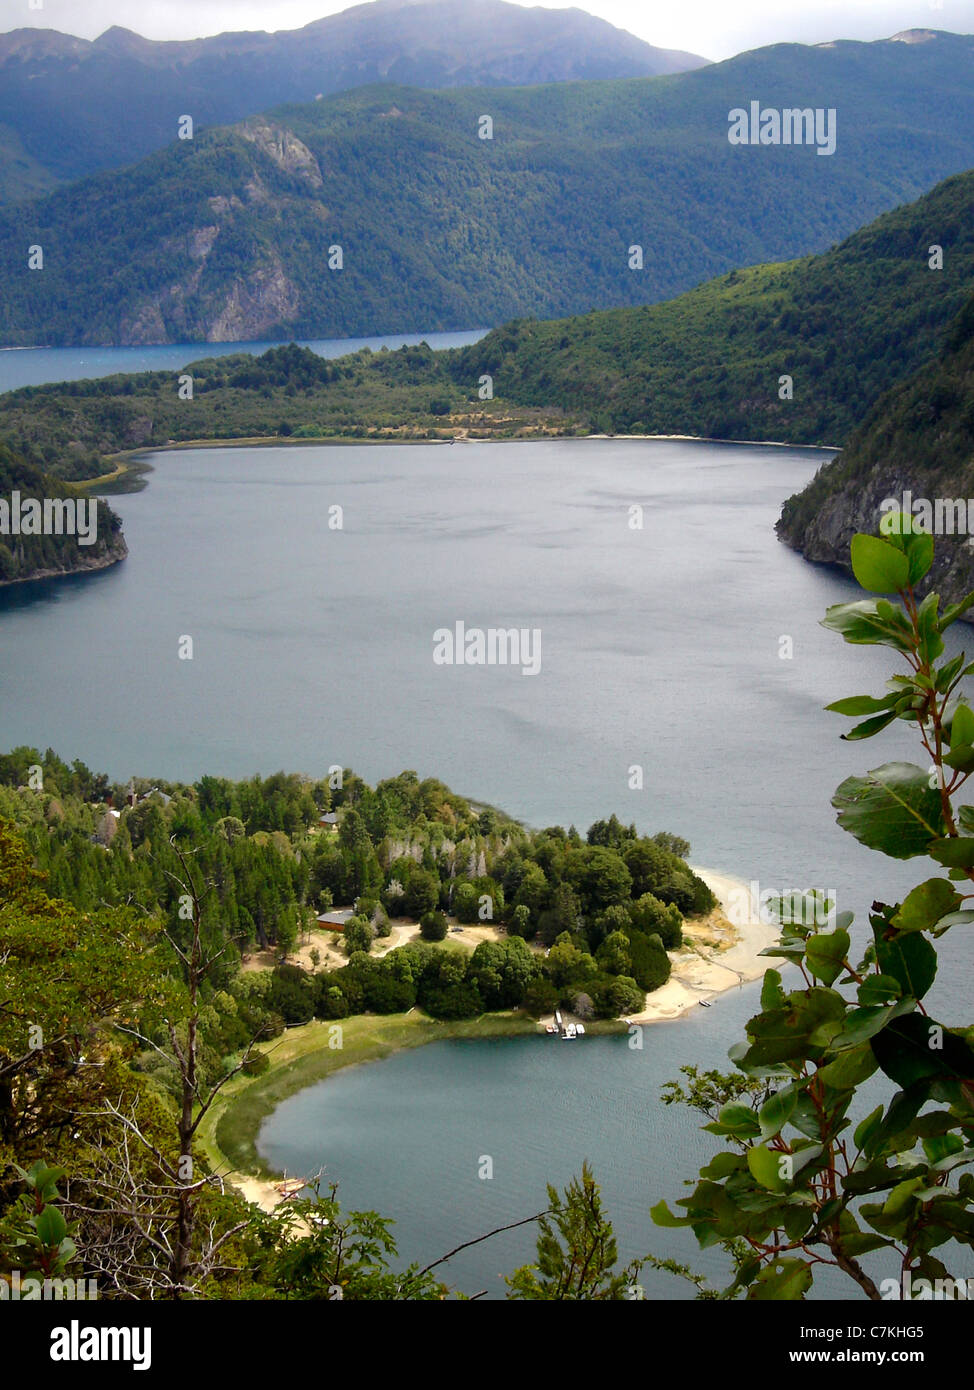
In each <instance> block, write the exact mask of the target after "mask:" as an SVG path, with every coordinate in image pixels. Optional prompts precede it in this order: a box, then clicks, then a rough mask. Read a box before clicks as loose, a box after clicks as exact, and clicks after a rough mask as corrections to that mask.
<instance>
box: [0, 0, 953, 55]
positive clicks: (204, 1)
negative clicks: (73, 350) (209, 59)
mask: <svg viewBox="0 0 974 1390" xmlns="http://www.w3.org/2000/svg"><path fill="white" fill-rule="evenodd" d="M470 3H471V4H475V3H476V0H470ZM563 7H565V6H564V0H562V3H561V4H558V3H550V4H548V5H547V6H546V8H548V9H560V8H563ZM347 8H349V5H348V4H347V3H346V0H273V3H271V0H142V2H141V3H140V4H139V5H133V4H132V2H131V0H0V32H5V31H7V30H10V29H20V28H50V29H60V30H61V31H62V32H63V33H67V34H75V35H77V36H78V37H79V38H85V39H94V38H97V36H98V35H99V34H101V33H104V31H105V30H106V29H108V28H110V27H111V26H112V25H113V24H119V25H121V26H123V27H124V28H126V29H134V30H135V31H136V32H137V33H139V34H142V35H144V36H145V37H146V38H150V39H188V38H200V37H202V36H204V35H207V34H219V33H221V32H223V31H224V30H227V29H237V30H239V29H270V30H276V29H298V28H300V27H301V26H302V25H303V24H308V23H310V22H311V21H312V20H314V19H321V18H323V17H324V16H325V15H328V14H336V13H337V12H338V11H339V10H344V9H347ZM578 8H579V9H584V10H588V12H589V13H590V14H595V15H598V16H599V17H600V18H601V19H605V20H608V22H609V23H610V24H615V25H616V26H617V27H618V28H620V29H628V30H629V32H630V33H632V34H636V35H638V37H639V38H641V39H645V40H646V41H647V42H648V43H652V44H656V45H657V46H658V47H660V48H679V49H684V50H686V51H688V52H691V53H699V54H702V55H703V56H704V57H706V58H715V59H720V58H729V57H732V56H733V54H735V53H740V52H742V51H744V50H745V49H748V48H759V47H761V46H762V45H764V44H769V43H783V42H798V43H823V42H827V41H828V40H830V39H837V38H842V39H878V38H888V37H889V36H890V35H891V34H895V33H898V32H900V31H901V30H903V29H917V28H931V29H948V30H951V31H953V32H954V33H971V32H972V31H974V0H792V2H791V3H788V4H784V3H782V0H743V3H741V4H734V3H733V0H683V2H682V3H680V4H673V3H668V4H661V3H658V0H657V3H655V4H654V3H651V2H650V3H647V0H591V2H590V3H588V4H584V3H583V4H581V5H579V6H578Z"/></svg>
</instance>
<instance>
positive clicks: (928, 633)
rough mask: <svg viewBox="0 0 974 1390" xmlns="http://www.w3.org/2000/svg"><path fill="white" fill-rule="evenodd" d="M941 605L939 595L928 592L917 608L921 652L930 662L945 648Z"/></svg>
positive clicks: (925, 659) (924, 658)
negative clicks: (941, 628) (938, 609)
mask: <svg viewBox="0 0 974 1390" xmlns="http://www.w3.org/2000/svg"><path fill="white" fill-rule="evenodd" d="M930 546H931V551H932V549H933V538H932V537H931V539H930ZM911 569H912V566H911ZM911 583H912V580H911ZM939 605H940V598H939V595H937V594H927V596H926V598H925V599H924V600H923V602H922V603H921V604H920V607H919V608H918V609H917V631H918V632H919V634H920V642H919V653H920V656H921V657H922V659H923V660H924V661H928V662H931V661H935V660H936V659H937V657H938V656H940V654H941V652H942V651H943V649H944V642H943V638H942V637H941V635H940V624H939V622H938V621H937V608H938V607H939Z"/></svg>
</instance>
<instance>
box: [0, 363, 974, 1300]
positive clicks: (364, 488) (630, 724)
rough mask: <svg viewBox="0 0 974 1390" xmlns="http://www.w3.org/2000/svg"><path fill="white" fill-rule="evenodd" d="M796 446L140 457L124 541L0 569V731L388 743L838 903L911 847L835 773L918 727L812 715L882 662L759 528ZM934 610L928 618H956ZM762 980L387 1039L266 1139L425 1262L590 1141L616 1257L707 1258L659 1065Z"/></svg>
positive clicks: (725, 1026) (466, 1282)
mask: <svg viewBox="0 0 974 1390" xmlns="http://www.w3.org/2000/svg"><path fill="white" fill-rule="evenodd" d="M194 353H196V350H195V349H194ZM196 355H198V353H196ZM821 460H822V455H820V454H817V453H815V452H814V451H808V450H800V449H787V448H772V447H760V446H748V445H739V444H705V443H696V442H680V441H639V440H614V441H597V440H566V441H548V442H541V443H538V442H535V443H507V444H493V443H491V444H453V445H432V444H422V445H383V446H369V445H345V446H331V447H326V446H320V445H314V446H308V447H304V448H295V447H291V448H278V447H268V448H260V449H254V448H250V449H236V448H225V449H224V448H221V449H199V450H192V451H187V452H173V453H160V454H157V455H155V456H153V457H152V458H151V459H150V462H152V464H153V466H154V470H155V471H154V472H152V473H151V474H150V475H149V486H148V488H147V489H146V490H145V491H144V492H141V493H138V494H132V495H127V496H122V497H119V498H117V499H115V501H114V502H113V505H114V506H116V508H117V510H118V511H119V512H120V513H121V515H122V519H123V523H124V527H125V533H126V536H127V539H128V542H129V546H130V550H131V554H130V557H129V559H128V560H126V561H125V562H124V563H123V564H121V565H119V566H117V567H115V568H113V569H111V570H108V571H105V572H103V573H100V574H96V575H91V576H84V577H80V578H75V579H72V580H67V581H47V582H41V583H37V584H30V585H24V586H19V587H15V588H13V589H9V590H6V591H0V746H3V747H10V746H13V745H16V744H19V743H30V744H36V745H38V746H40V747H42V748H43V747H46V746H48V745H50V746H52V747H54V748H56V749H58V750H59V751H60V752H61V753H62V754H63V755H64V756H66V757H69V758H73V757H80V758H83V759H84V760H85V761H86V762H87V763H88V764H89V765H90V766H92V767H95V768H99V769H104V770H106V771H108V772H109V773H111V774H112V775H113V777H116V778H120V779H121V778H126V777H128V776H129V775H130V774H131V773H139V774H144V775H149V776H160V777H171V778H177V777H179V778H186V779H195V778H197V777H199V776H200V775H201V774H202V773H204V772H211V773H217V774H224V775H227V776H234V777H240V776H245V775H249V774H251V773H253V772H255V771H261V772H264V773H269V772H272V771H274V770H276V769H277V768H286V769H289V770H297V771H307V772H308V773H311V774H313V775H321V774H322V773H323V771H324V769H326V768H327V767H328V766H329V765H330V764H332V763H340V764H342V765H344V766H351V767H354V768H355V769H356V771H358V772H359V773H360V774H361V775H363V776H365V777H366V778H368V779H369V780H373V779H376V778H379V777H385V776H389V775H393V774H395V773H397V772H399V771H400V770H402V769H403V768H414V769H416V770H417V771H418V772H419V773H420V775H421V776H437V777H440V778H442V779H443V780H444V781H445V782H447V783H448V784H450V785H451V786H453V787H454V788H455V789H456V790H458V791H460V792H463V793H465V794H468V795H471V796H474V797H477V798H480V799H483V800H486V801H490V802H493V803H495V804H497V805H500V806H502V807H504V808H505V809H506V810H507V811H509V812H511V813H512V814H514V815H516V816H518V817H521V818H523V819H525V820H526V821H528V822H530V823H531V824H534V825H547V824H554V823H560V824H563V825H566V826H567V825H568V824H571V823H574V824H576V825H578V826H579V827H581V828H584V827H586V826H587V825H588V824H589V823H590V822H591V821H592V820H594V819H595V818H597V817H599V816H605V815H608V814H609V813H610V812H612V811H615V812H617V813H618V814H619V815H620V816H621V817H623V818H624V819H625V820H627V821H628V820H634V821H636V823H637V824H638V825H639V827H640V828H641V829H643V830H646V831H650V832H652V831H655V830H658V829H669V830H672V831H674V832H676V833H678V834H680V835H683V836H685V837H686V838H687V839H689V840H690V842H691V844H692V846H693V858H694V860H695V861H696V862H697V863H700V864H705V865H708V866H711V867H713V868H715V869H718V870H722V871H724V872H728V873H732V874H737V875H740V876H742V877H744V878H746V879H751V878H755V879H757V880H758V881H759V882H760V884H761V886H762V887H765V886H769V887H777V888H780V889H787V888H790V887H793V886H801V887H805V886H808V885H811V884H813V883H817V884H819V885H821V886H823V887H826V888H831V889H835V890H836V891H837V893H838V895H839V898H840V901H841V903H842V905H843V906H849V907H851V908H853V909H855V910H856V911H857V912H858V913H859V914H860V929H861V927H862V914H863V912H864V910H865V909H866V908H867V907H868V904H869V903H870V902H871V901H872V900H873V899H874V898H876V897H880V898H885V899H886V900H891V899H893V898H894V897H895V896H897V895H901V894H902V892H903V891H905V889H906V888H907V887H909V886H910V885H912V884H913V883H914V882H916V881H918V880H919V878H920V877H923V876H924V866H923V865H919V866H918V865H917V864H916V863H911V864H901V863H897V862H894V861H891V860H886V859H883V858H882V857H881V856H878V855H875V854H871V853H870V852H868V851H866V850H864V849H862V848H861V847H860V846H859V845H858V844H857V843H856V842H855V841H854V840H852V838H851V837H850V836H848V835H846V834H844V833H843V832H842V831H840V830H839V829H838V828H837V827H836V825H835V822H834V812H833V811H832V810H831V808H830V805H829V799H830V797H831V794H832V792H833V790H834V788H835V787H836V785H837V784H838V782H839V781H840V780H841V779H842V778H843V777H845V776H846V775H848V774H849V773H851V772H853V771H861V770H863V769H865V768H867V767H874V766H877V765H878V764H879V763H881V762H885V761H888V760H889V759H891V758H893V757H907V758H914V759H917V753H916V751H915V749H914V746H913V743H912V740H911V738H910V735H909V733H908V731H907V730H906V729H905V728H903V729H900V730H898V731H896V732H892V733H891V732H887V733H886V734H884V735H882V736H881V739H880V740H879V741H878V742H873V743H870V744H865V745H857V744H845V743H842V742H840V740H839V734H840V733H841V732H842V731H843V729H844V728H845V727H846V724H845V721H843V720H841V719H839V718H838V717H836V716H834V715H830V714H826V713H825V712H824V710H823V706H824V705H826V704H827V703H828V702H829V701H832V700H835V699H837V698H839V697H840V696H843V695H849V694H855V693H862V692H866V691H874V692H875V691H877V690H879V689H880V688H881V686H882V683H883V680H884V679H885V678H886V676H887V675H888V674H889V673H890V670H891V667H890V658H889V656H888V655H887V654H886V653H884V652H882V651H880V650H878V649H876V650H873V649H856V648H852V647H848V646H846V645H845V644H843V643H842V642H841V641H840V640H839V638H838V637H837V636H835V635H834V634H831V633H828V632H826V631H825V630H824V629H822V628H821V627H820V626H819V619H820V617H821V615H822V613H823V612H824V610H825V608H826V606H827V605H828V604H830V603H834V602H838V601H841V600H844V599H847V598H849V597H851V596H852V595H853V594H854V592H856V591H855V589H854V586H853V585H852V584H851V582H850V581H849V580H847V579H846V578H844V577H843V576H842V575H841V574H838V573H836V572H834V571H830V570H825V569H820V568H816V567H813V566H811V565H808V564H807V563H805V562H804V561H803V560H802V559H801V558H800V557H799V556H797V555H795V554H794V553H792V552H791V551H789V550H787V549H786V548H784V547H783V546H781V545H780V544H779V543H778V542H777V540H776V539H775V536H774V532H773V524H774V521H775V519H776V517H777V515H778V512H779V510H780V507H781V503H782V501H783V500H784V498H785V497H787V496H788V495H789V494H790V493H792V492H794V491H796V490H797V489H798V488H800V487H801V486H802V485H803V484H804V483H805V482H806V481H807V479H808V478H809V477H810V476H811V475H812V473H813V472H814V471H815V469H816V468H817V466H818V465H819V463H820V462H821ZM637 504H638V505H639V506H641V507H642V508H643V509H644V510H643V518H644V525H643V528H642V529H641V530H633V529H631V528H630V525H629V519H630V515H631V513H630V508H631V507H632V506H634V505H637ZM335 505H338V506H340V507H341V508H342V509H343V522H344V524H343V528H342V529H341V530H330V529H329V527H328V517H329V508H330V507H332V506H335ZM458 620H462V621H464V622H465V623H466V625H467V627H472V626H481V627H503V628H511V627H517V628H527V629H532V630H533V629H538V630H539V631H540V634H541V651H542V661H541V669H540V672H539V673H538V674H537V675H535V676H525V675H522V674H521V672H520V670H519V669H515V668H512V667H510V666H500V665H495V666H480V667H470V666H438V665H436V664H434V662H433V649H434V642H433V634H434V632H435V631H436V630H437V629H439V628H443V627H452V625H453V624H454V623H455V622H457V621H458ZM958 628H959V631H958ZM958 628H955V629H954V630H953V632H952V633H951V634H949V636H950V637H951V647H952V648H957V647H959V646H960V645H962V644H963V643H964V642H966V643H967V645H968V647H970V646H972V645H974V643H972V642H971V633H970V630H969V629H968V628H966V627H964V626H963V625H958ZM184 636H191V637H192V638H193V643H194V656H193V659H192V660H191V661H183V660H180V659H179V655H178V652H179V643H180V639H181V638H182V637H184ZM786 639H788V640H786ZM634 765H639V766H641V767H642V769H643V775H644V786H643V790H641V791H632V790H630V789H629V769H630V768H631V767H632V766H634ZM953 936H954V937H955V938H956V939H954V940H951V938H947V941H946V943H945V945H944V948H943V951H942V955H943V959H944V964H943V966H942V969H941V980H940V981H938V984H937V985H936V986H935V991H934V993H933V994H932V996H931V1001H930V1002H931V1009H932V1012H933V1013H934V1016H938V1015H939V1016H941V1017H943V1019H944V1021H945V1022H948V1023H952V1022H959V1021H961V1019H962V1018H963V1016H964V1015H963V1014H962V1013H960V1010H961V1009H963V1008H966V1005H967V995H968V990H967V985H966V981H967V979H969V970H970V953H969V948H968V947H967V946H966V945H965V944H964V942H963V939H962V938H961V937H960V936H959V935H958V933H954V934H953ZM756 1004H757V993H756V989H755V987H746V988H745V989H743V990H740V991H738V990H734V991H732V992H731V993H730V994H728V995H725V996H723V997H722V998H721V1000H719V1001H718V1002H717V1003H716V1004H715V1006H714V1007H713V1008H712V1009H710V1010H708V1011H704V1012H700V1011H698V1012H697V1013H696V1014H695V1015H694V1016H693V1017H692V1018H688V1019H685V1020H681V1021H679V1022H677V1023H673V1024H667V1025H658V1026H655V1027H653V1028H651V1029H649V1030H648V1031H647V1034H646V1046H645V1048H644V1050H643V1052H642V1053H631V1052H630V1051H629V1050H628V1049H627V1047H626V1043H625V1040H624V1039H623V1040H621V1041H620V1040H615V1039H605V1040H601V1039H595V1038H592V1039H588V1040H586V1041H585V1042H584V1043H579V1044H577V1045H576V1046H575V1047H573V1048H571V1049H568V1048H564V1047H563V1045H562V1044H561V1043H559V1042H549V1041H548V1040H547V1039H539V1040H537V1041H535V1040H530V1039H529V1040H523V1041H522V1040H516V1041H511V1042H489V1043H488V1042H485V1043H472V1044H467V1043H464V1044H450V1045H436V1046H434V1047H430V1048H427V1049H420V1050H419V1051H417V1052H411V1053H404V1054H401V1055H400V1056H398V1057H396V1058H394V1059H392V1060H390V1061H388V1062H385V1063H382V1064H378V1065H376V1066H375V1067H372V1068H362V1069H356V1070H354V1071H350V1072H348V1073H343V1074H341V1075H339V1076H337V1077H335V1078H332V1079H331V1080H329V1081H328V1082H327V1083H325V1084H324V1085H323V1086H322V1087H321V1088H316V1089H312V1090H310V1091H308V1092H306V1093H304V1094H303V1095H300V1096H297V1097H294V1098H293V1099H292V1100H290V1101H288V1102H287V1103H286V1104H285V1105H283V1106H282V1107H281V1108H280V1109H279V1110H278V1112H277V1113H276V1115H275V1116H273V1117H271V1119H270V1120H269V1122H268V1124H267V1125H266V1126H265V1129H264V1132H263V1134H262V1138H261V1147H262V1150H263V1152H265V1153H266V1154H267V1155H268V1157H273V1158H274V1159H275V1160H276V1161H277V1162H278V1163H280V1164H281V1166H284V1165H285V1164H286V1166H287V1167H288V1169H289V1170H290V1171H291V1172H295V1171H306V1170H308V1169H313V1168H316V1167H318V1166H319V1165H320V1164H322V1163H323V1164H326V1165H327V1167H328V1170H329V1173H331V1174H332V1175H334V1176H335V1177H337V1178H338V1179H340V1181H341V1191H342V1196H343V1199H344V1200H345V1202H346V1203H349V1204H351V1205H353V1206H354V1205H365V1206H368V1207H374V1208H377V1209H379V1210H381V1211H383V1212H385V1213H388V1214H390V1215H392V1216H394V1217H395V1218H396V1219H397V1221H398V1223H399V1234H400V1239H401V1243H402V1246H403V1250H404V1253H405V1254H406V1256H407V1257H408V1258H424V1259H432V1258H435V1257H436V1256H438V1255H439V1254H441V1253H443V1252H444V1251H445V1250H446V1249H448V1248H449V1247H450V1246H451V1245H453V1244H456V1242H457V1240H459V1239H462V1238H464V1237H465V1236H467V1235H473V1234H476V1233H477V1232H478V1231H480V1230H483V1229H486V1228H488V1227H489V1226H491V1225H495V1224H501V1223H502V1222H503V1221H507V1220H516V1219H518V1218H519V1217H521V1216H525V1215H528V1214H530V1213H531V1212H532V1211H537V1210H539V1209H540V1207H541V1205H543V1202H544V1182H545V1180H546V1179H548V1180H552V1181H557V1182H563V1181H564V1180H565V1179H567V1177H568V1176H570V1174H571V1173H572V1172H573V1171H576V1170H577V1168H578V1166H579V1164H580V1162H581V1160H582V1158H584V1157H587V1158H589V1159H590V1161H591V1162H592V1163H593V1165H594V1167H595V1169H596V1171H597V1174H598V1176H599V1178H600V1180H601V1181H602V1182H603V1184H604V1187H605V1191H606V1197H607V1201H608V1205H609V1209H610V1214H612V1215H614V1216H615V1217H616V1219H617V1221H618V1222H619V1223H620V1227H621V1228H624V1239H623V1240H622V1245H623V1247H624V1250H625V1252H626V1253H636V1252H637V1251H640V1250H642V1249H646V1248H652V1249H655V1250H657V1251H660V1252H661V1253H679V1254H680V1256H681V1258H684V1259H687V1260H688V1261H690V1262H691V1263H693V1264H695V1266H696V1267H698V1268H704V1269H706V1268H707V1261H708V1260H711V1261H713V1259H714V1257H713V1256H707V1257H706V1258H701V1257H698V1256H697V1255H696V1253H695V1247H694V1245H693V1243H692V1241H685V1240H682V1237H680V1235H679V1233H677V1235H673V1234H671V1233H664V1232H656V1231H655V1230H654V1229H653V1228H651V1226H650V1223H649V1220H648V1215H647V1211H648V1207H649V1205H651V1203H652V1201H655V1200H656V1199H657V1198H658V1197H659V1196H661V1195H664V1196H669V1197H671V1198H673V1197H675V1196H678V1195H680V1184H681V1181H682V1178H683V1177H684V1176H689V1175H690V1174H691V1173H692V1172H693V1171H695V1169H696V1167H697V1166H699V1162H700V1161H701V1156H702V1154H703V1152H705V1150H704V1148H703V1145H704V1141H705V1139H706V1136H703V1137H701V1136H700V1135H699V1134H698V1132H697V1127H696V1120H695V1118H694V1117H693V1116H690V1115H688V1114H685V1113H683V1112H681V1111H679V1110H676V1109H673V1108H667V1109H664V1108H662V1107H661V1106H660V1105H659V1103H658V1094H659V1087H660V1085H661V1084H662V1083H663V1082H664V1081H665V1080H667V1079H669V1078H670V1077H673V1076H675V1075H676V1074H677V1073H678V1070H679V1067H680V1065H681V1064H682V1063H683V1062H697V1063H698V1064H700V1065H704V1066H715V1067H721V1066H722V1065H723V1064H724V1062H725V1056H726V1049H727V1047H728V1046H729V1044H730V1043H731V1042H732V1041H733V1040H734V1039H735V1038H737V1037H738V1036H740V1032H741V1027H742V1024H743V1022H744V1020H745V1019H746V1018H747V1017H748V1016H749V1015H750V1013H752V1012H754V1010H755V1008H756ZM708 1142H709V1141H708ZM481 1155H492V1156H493V1157H494V1160H495V1177H494V1178H493V1179H492V1180H491V1181H490V1182H482V1181H481V1180H480V1179H479V1178H478V1177H477V1163H478V1159H479V1157H480V1156H481ZM529 1249H530V1238H529V1237H525V1236H524V1233H523V1232H522V1233H515V1234H514V1235H513V1236H510V1237H504V1238H503V1242H502V1243H501V1244H498V1245H497V1246H496V1247H495V1246H494V1245H493V1244H490V1245H488V1246H481V1247H477V1249H476V1250H475V1251H472V1252H470V1253H469V1254H468V1255H466V1256H464V1257H463V1258H462V1259H461V1260H460V1261H458V1262H457V1265H456V1268H455V1269H454V1271H453V1276H454V1277H455V1278H456V1280H457V1282H458V1283H459V1284H460V1285H461V1286H462V1287H464V1288H465V1289H467V1290H468V1291H470V1292H477V1291H478V1290H479V1289H480V1288H483V1287H489V1288H490V1290H491V1292H492V1293H493V1294H495V1295H496V1294H497V1293H498V1291H499V1290H500V1286H499V1285H498V1281H497V1274H498V1271H499V1270H507V1269H510V1268H511V1266H512V1264H513V1263H516V1260H517V1259H522V1258H527V1255H528V1253H529ZM650 1288H651V1291H652V1296H654V1297H664V1296H673V1295H674V1293H676V1292H679V1291H680V1286H679V1285H677V1284H675V1283H674V1282H673V1281H672V1280H670V1279H668V1278H665V1277H664V1276H653V1277H652V1282H651V1284H650V1282H649V1281H648V1280H647V1289H650Z"/></svg>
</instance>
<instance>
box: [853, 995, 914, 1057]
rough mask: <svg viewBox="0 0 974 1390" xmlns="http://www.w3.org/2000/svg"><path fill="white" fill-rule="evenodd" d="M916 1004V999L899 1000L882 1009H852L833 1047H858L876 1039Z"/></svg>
mask: <svg viewBox="0 0 974 1390" xmlns="http://www.w3.org/2000/svg"><path fill="white" fill-rule="evenodd" d="M915 1003H916V1000H915V999H898V1000H897V1001H896V1003H895V1004H886V1005H885V1006H882V1007H870V1008H858V1009H850V1010H849V1012H848V1014H847V1015H846V1020H845V1027H844V1028H843V1029H842V1032H841V1033H839V1034H837V1036H836V1037H835V1039H834V1042H833V1046H834V1047H835V1048H836V1049H838V1048H843V1049H844V1048H847V1047H857V1046H858V1045H859V1043H861V1042H865V1041H866V1040H867V1039H869V1038H872V1037H875V1035H876V1034H877V1033H879V1032H880V1031H881V1030H882V1029H884V1028H886V1027H887V1025H888V1024H889V1023H891V1022H892V1020H893V1019H894V1018H899V1017H900V1015H901V1014H905V1013H908V1012H909V1011H910V1010H911V1009H912V1008H913V1006H914V1004H915ZM880 1066H882V1062H880Z"/></svg>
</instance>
